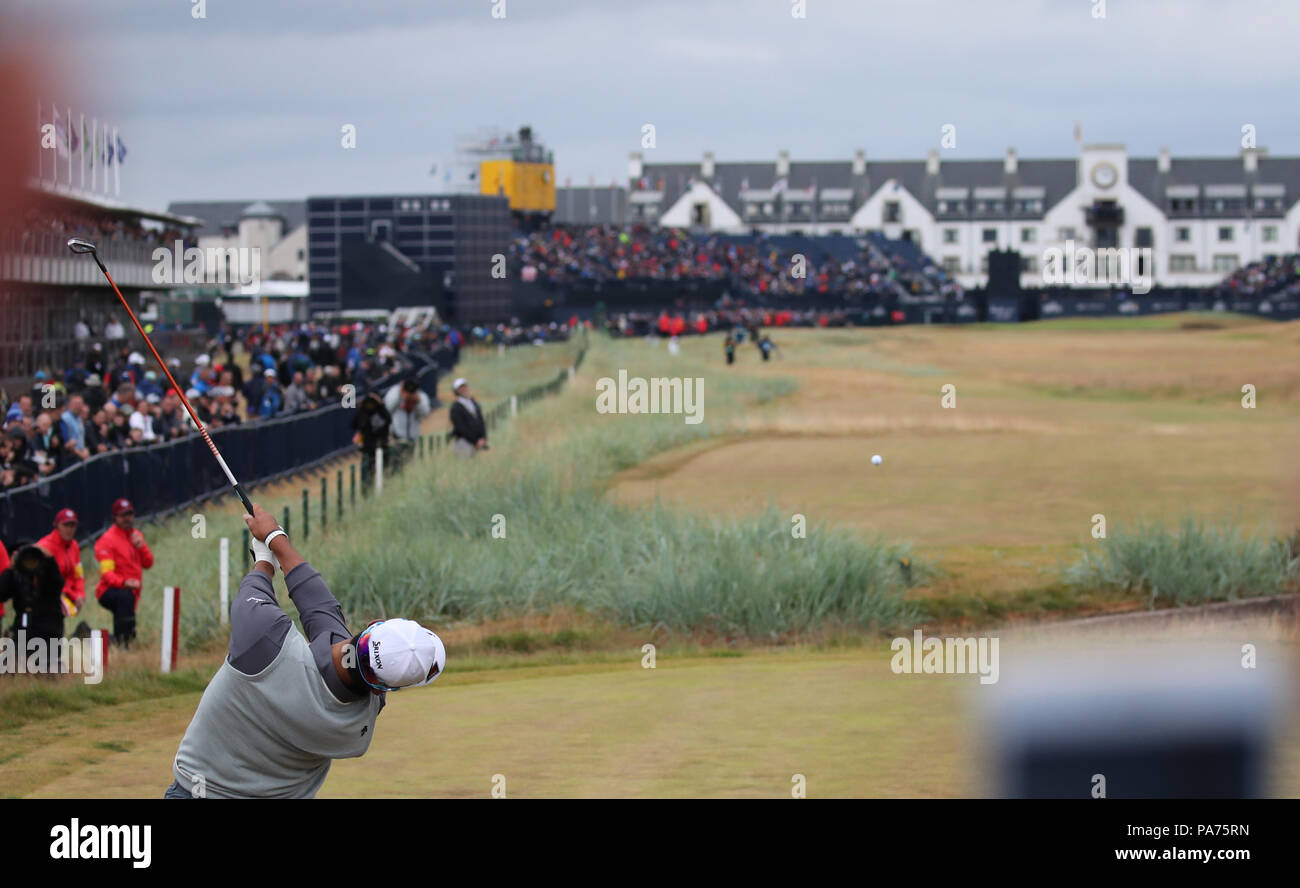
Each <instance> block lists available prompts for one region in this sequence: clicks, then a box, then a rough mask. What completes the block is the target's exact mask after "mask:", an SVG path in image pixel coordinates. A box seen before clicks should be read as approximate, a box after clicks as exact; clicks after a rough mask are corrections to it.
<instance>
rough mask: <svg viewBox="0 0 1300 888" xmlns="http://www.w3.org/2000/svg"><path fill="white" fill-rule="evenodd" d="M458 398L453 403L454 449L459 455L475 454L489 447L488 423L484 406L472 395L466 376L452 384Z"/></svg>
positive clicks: (452, 432)
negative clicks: (484, 416)
mask: <svg viewBox="0 0 1300 888" xmlns="http://www.w3.org/2000/svg"><path fill="white" fill-rule="evenodd" d="M451 390H452V391H453V392H455V393H456V400H455V401H453V402H452V404H451V411H450V413H451V439H452V445H451V446H452V450H454V451H455V452H456V454H457V455H458V456H473V455H475V454H476V453H478V451H480V450H486V449H487V446H488V444H487V423H486V422H484V420H483V408H482V407H480V406H479V403H478V401H475V400H474V398H473V397H472V396H471V395H470V391H469V383H468V382H466V381H465V379H464V378H461V379H457V380H456V381H455V382H453V383H452V384H451Z"/></svg>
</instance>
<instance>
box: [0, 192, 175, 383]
mask: <svg viewBox="0 0 1300 888" xmlns="http://www.w3.org/2000/svg"><path fill="white" fill-rule="evenodd" d="M198 224H199V220H197V219H194V218H192V217H190V216H186V215H182V214H177V213H169V212H151V211H147V210H141V209H135V208H132V207H128V206H125V205H123V204H121V203H119V202H117V201H114V200H111V199H109V198H104V197H100V196H97V195H93V194H89V193H84V194H78V193H74V192H72V191H70V190H68V189H54V188H50V187H47V186H46V185H45V184H44V183H36V182H33V183H32V184H31V185H30V186H29V189H28V210H27V212H26V214H25V215H24V216H22V217H12V218H9V219H7V220H6V222H5V223H4V225H3V227H2V228H0V387H2V388H5V389H9V388H12V387H14V386H21V387H22V388H23V389H24V390H25V389H26V387H27V386H29V385H30V384H31V379H32V375H33V374H34V373H36V371H38V370H41V369H47V370H48V369H51V368H66V367H70V366H72V363H73V361H74V360H75V359H76V358H78V357H82V356H84V355H85V353H86V351H87V349H89V348H90V347H91V346H92V345H93V344H94V343H100V344H101V345H102V346H103V347H105V348H106V349H107V347H108V346H111V345H112V344H113V343H112V342H111V341H110V340H109V339H108V337H107V336H106V335H105V331H106V328H107V326H108V323H109V320H110V318H112V317H115V316H116V315H117V314H118V313H120V309H117V308H116V306H117V297H116V296H114V295H113V291H112V290H110V289H108V288H107V287H105V286H104V282H103V278H102V277H101V276H100V274H99V269H98V268H96V267H95V265H94V263H92V262H87V261H85V258H84V257H78V256H75V255H73V254H72V253H70V252H68V247H67V239H68V238H69V237H86V238H90V239H92V240H94V241H96V242H97V243H98V245H99V255H100V256H101V257H102V258H103V259H104V261H105V262H106V263H108V264H109V265H111V266H112V269H113V276H114V278H115V280H116V281H117V283H118V285H119V286H120V287H121V288H122V292H123V294H124V295H125V296H126V297H127V299H130V300H132V301H133V302H134V303H135V304H136V305H137V306H141V305H142V303H143V301H144V298H145V297H146V296H148V295H151V294H157V293H160V292H163V291H165V290H166V289H167V287H168V286H169V285H167V284H159V283H157V282H156V281H155V276H154V273H153V272H154V268H155V264H156V263H155V261H154V259H153V258H152V254H153V251H154V250H155V249H157V248H158V247H160V246H167V247H171V246H172V245H173V244H174V242H175V241H176V240H177V239H181V240H182V241H184V240H186V239H188V238H190V237H191V236H192V235H191V233H192V232H193V231H194V229H195V228H196V227H197V225H198ZM79 323H80V324H84V328H82V329H80V330H79V328H78V324H79ZM79 332H80V333H81V334H83V335H82V337H81V338H78V333H79ZM189 332H190V331H186V330H181V331H175V330H170V331H159V333H158V335H159V337H160V339H161V342H160V344H165V345H167V346H168V348H169V353H171V354H180V355H181V356H184V355H185V354H186V353H189V354H192V353H193V350H192V348H191V343H190V336H189Z"/></svg>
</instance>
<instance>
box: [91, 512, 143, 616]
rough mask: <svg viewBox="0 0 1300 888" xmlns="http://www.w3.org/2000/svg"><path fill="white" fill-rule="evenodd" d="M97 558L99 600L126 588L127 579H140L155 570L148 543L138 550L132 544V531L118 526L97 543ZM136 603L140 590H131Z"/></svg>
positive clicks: (110, 529) (97, 594) (113, 527)
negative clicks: (110, 591)
mask: <svg viewBox="0 0 1300 888" xmlns="http://www.w3.org/2000/svg"><path fill="white" fill-rule="evenodd" d="M95 559H96V560H97V561H98V562H99V584H98V585H97V586H95V598H96V599H98V598H99V597H100V596H101V595H103V594H104V591H105V590H107V589H125V588H126V581H127V580H141V582H142V583H143V579H144V572H145V571H146V570H147V569H149V568H151V567H153V553H152V552H150V551H149V545H148V544H147V543H141V544H140V547H139V548H138V549H137V548H136V547H135V546H133V545H131V532H128V531H125V530H123V529H122V528H120V527H118V526H117V525H116V524H115V525H113V526H112V527H110V528H109V529H108V530H107V531H105V532H104V535H103V536H102V537H100V538H99V541H98V542H97V543H95ZM131 591H132V592H134V593H135V600H136V601H137V602H138V601H139V600H140V587H139V586H137V587H136V588H134V589H132V590H131Z"/></svg>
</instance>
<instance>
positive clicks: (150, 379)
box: [136, 370, 163, 398]
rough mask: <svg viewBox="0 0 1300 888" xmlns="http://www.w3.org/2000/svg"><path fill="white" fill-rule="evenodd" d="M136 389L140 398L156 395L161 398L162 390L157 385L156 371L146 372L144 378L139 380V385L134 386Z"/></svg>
mask: <svg viewBox="0 0 1300 888" xmlns="http://www.w3.org/2000/svg"><path fill="white" fill-rule="evenodd" d="M136 389H138V390H139V392H140V396H141V397H144V398H147V397H149V396H150V395H157V396H158V397H160V398H161V397H162V394H163V390H162V386H161V385H159V384H158V371H157V370H146V371H145V374H144V378H143V379H141V380H140V384H139V385H137V386H136Z"/></svg>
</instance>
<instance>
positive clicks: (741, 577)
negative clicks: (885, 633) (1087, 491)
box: [141, 337, 926, 645]
mask: <svg viewBox="0 0 1300 888" xmlns="http://www.w3.org/2000/svg"><path fill="white" fill-rule="evenodd" d="M592 346H593V347H592V350H591V352H590V353H589V354H588V357H587V360H586V362H585V363H584V365H583V368H582V372H581V373H580V374H579V376H578V380H577V383H576V385H575V386H571V387H569V388H566V389H565V390H564V391H563V393H562V394H560V395H559V396H557V397H554V398H549V399H544V400H542V401H539V402H536V403H535V404H533V405H530V406H529V408H528V410H527V411H525V412H523V413H521V416H520V417H519V419H517V420H514V421H509V422H506V423H504V424H503V425H501V426H498V427H497V429H495V430H494V432H493V434H492V436H491V438H492V450H491V451H489V452H488V453H486V454H483V455H481V456H480V457H477V458H475V459H473V460H461V459H457V458H455V457H454V456H452V455H450V454H449V453H448V452H447V451H445V450H444V451H442V452H440V454H439V455H438V456H437V457H436V458H433V459H426V460H425V461H424V462H414V463H412V464H411V465H410V466H409V467H408V468H407V469H406V470H405V471H404V472H403V473H402V474H401V475H400V476H396V477H394V478H392V479H391V481H390V482H389V483H387V484H386V485H385V491H384V495H383V497H382V499H378V500H369V501H367V502H365V503H364V505H362V506H360V507H359V508H358V509H357V510H356V511H355V512H350V513H348V514H347V515H345V519H344V522H343V523H342V524H339V523H338V522H336V521H334V520H333V518H332V516H331V527H330V529H329V530H328V531H327V532H326V533H325V534H319V533H318V532H313V535H312V536H311V538H309V539H308V540H307V541H306V542H305V543H303V542H302V540H301V535H300V534H299V533H295V534H294V536H295V538H296V539H297V541H298V542H299V543H300V544H301V548H302V550H303V553H304V554H305V555H306V556H307V557H308V558H309V559H310V561H311V563H312V564H313V566H315V567H316V568H317V569H319V570H320V571H321V573H322V575H323V576H325V577H326V579H327V581H328V582H329V584H330V588H331V589H332V591H333V592H334V594H335V595H336V596H337V597H338V598H339V600H340V602H341V604H342V605H343V608H344V611H345V613H346V614H347V615H348V617H349V620H350V621H351V622H353V623H357V622H361V621H364V620H368V619H372V618H379V617H386V616H393V615H398V614H401V615H404V616H408V617H412V618H416V619H421V620H428V621H430V622H431V623H445V622H447V621H460V620H480V619H491V618H496V617H506V616H513V615H521V614H527V613H544V612H548V611H550V610H553V609H557V608H578V609H581V610H584V611H587V612H590V613H593V614H596V615H599V616H602V617H605V618H608V619H611V620H613V621H616V622H618V623H620V624H623V625H632V626H645V627H659V628H661V629H667V630H669V631H673V632H680V633H684V634H692V633H706V634H715V635H716V634H721V635H726V636H732V637H748V638H772V637H773V636H777V637H782V638H786V637H791V636H795V635H799V634H802V633H807V632H812V631H815V630H817V629H818V628H820V627H823V626H831V625H834V626H852V627H859V628H864V629H865V628H873V627H876V628H890V627H894V626H897V625H903V624H905V623H908V622H910V621H911V620H913V619H915V617H916V614H915V612H914V610H913V609H912V607H911V606H910V605H908V604H906V603H905V602H904V601H903V594H904V592H905V591H906V590H907V588H908V587H909V585H911V584H912V583H914V582H920V581H922V580H923V579H924V577H925V576H926V568H925V566H924V565H921V564H913V565H911V568H910V571H908V572H906V573H905V572H904V571H903V570H902V569H901V568H900V566H899V561H900V559H903V558H909V559H910V550H909V548H908V547H907V546H906V545H903V544H894V543H886V542H883V541H877V542H864V541H862V540H860V539H859V538H858V537H857V536H856V535H854V534H852V533H849V532H842V531H837V530H834V529H830V528H826V527H810V528H809V531H808V536H807V538H806V539H793V538H792V537H791V532H790V528H791V523H790V516H788V515H781V514H778V513H777V512H775V511H774V510H769V511H767V512H765V513H763V514H759V515H754V516H750V517H748V518H745V519H742V520H739V521H737V520H735V519H733V518H726V519H723V518H722V517H718V518H714V517H711V516H707V515H696V514H685V513H681V512H676V511H672V510H670V509H668V508H666V507H662V506H658V505H655V506H650V507H634V506H628V505H620V504H616V503H614V502H612V501H611V500H610V499H609V498H608V497H606V495H605V487H606V485H607V484H608V482H609V480H610V478H611V477H612V476H613V475H614V473H616V472H618V471H620V470H622V469H625V468H629V467H631V466H634V465H637V464H638V463H640V462H642V461H644V460H646V459H648V458H649V457H651V456H653V455H655V454H656V453H659V452H662V451H664V450H667V449H670V448H673V447H677V446H680V445H683V444H687V443H690V442H691V441H693V440H698V439H701V438H704V437H707V436H709V435H712V434H718V433H722V432H726V431H728V430H731V429H732V427H733V421H734V419H735V417H736V415H737V414H738V412H739V408H740V407H741V405H754V404H758V403H762V402H766V401H770V400H772V399H774V398H778V397H780V396H782V395H784V394H787V393H788V392H790V391H792V390H793V388H794V386H793V383H792V382H791V381H790V380H788V379H785V378H780V377H759V376H752V375H742V374H738V373H737V374H728V373H725V372H719V369H718V367H717V366H713V365H709V364H705V363H699V364H696V363H692V362H691V361H690V360H688V359H686V358H685V356H684V355H683V356H682V357H681V358H678V359H669V358H667V357H666V354H665V350H664V349H663V347H662V346H661V347H660V348H658V349H655V348H654V347H653V346H650V345H648V344H646V343H642V342H633V343H627V342H623V343H610V342H603V341H600V340H599V338H598V337H593V340H592ZM493 359H494V356H486V357H485V358H483V360H485V361H490V360H493ZM618 367H624V368H627V369H629V372H630V373H633V374H640V375H646V376H653V375H699V376H702V377H704V378H705V380H706V382H705V385H706V388H705V391H706V397H707V398H708V401H707V411H706V415H705V422H704V423H701V424H698V425H688V424H686V423H685V422H684V421H683V417H682V416H679V415H671V414H668V415H636V416H627V415H599V414H597V413H596V412H595V408H594V380H595V378H597V377H599V376H603V375H615V374H616V373H617V368H618ZM466 370H467V372H466V373H465V375H466V376H471V372H472V370H473V368H472V367H467V368H466ZM537 381H544V380H536V379H521V380H520V381H519V385H518V388H521V389H522V388H524V387H526V386H527V385H529V384H533V383H535V382H537ZM491 404H492V402H491V401H485V402H484V406H485V407H490V406H491ZM719 494H720V495H725V491H719ZM295 512H296V510H295ZM498 515H499V516H501V518H502V519H504V528H505V537H504V538H503V539H498V538H494V536H493V535H492V528H493V524H494V516H498ZM499 520H500V519H498V521H499ZM232 524H233V521H232ZM241 530H242V524H233V526H232V527H229V528H209V537H210V539H209V540H207V541H193V540H190V539H189V535H188V533H186V525H185V524H184V523H183V522H173V523H171V524H170V525H168V526H167V527H166V528H164V529H163V530H161V531H155V536H157V537H158V539H159V543H158V546H157V547H158V548H159V549H160V551H159V560H160V562H162V561H163V560H164V559H166V561H167V563H168V564H169V565H170V567H169V574H168V575H169V579H168V582H178V583H181V584H186V583H188V587H187V588H189V589H193V590H195V591H196V592H198V595H189V594H187V595H186V601H185V605H184V607H183V612H184V620H183V630H184V633H185V641H186V644H187V645H188V644H201V643H204V642H207V641H210V640H212V639H214V638H219V637H221V635H222V630H221V628H220V626H219V622H218V618H217V606H216V589H215V579H216V557H215V551H214V550H215V545H216V543H215V537H219V536H221V535H223V534H225V535H230V536H231V537H232V539H234V540H236V541H238V540H239V538H240V531H241ZM236 548H237V547H236ZM232 554H233V555H234V556H235V557H234V561H235V569H234V570H233V572H232V573H233V574H235V575H234V576H232V586H233V585H236V584H237V583H238V576H237V574H238V565H239V560H238V558H239V553H238V552H234V553H232ZM284 603H285V604H286V605H287V602H284ZM152 608H154V605H152V604H150V605H149V606H148V607H146V606H145V605H143V604H142V608H141V616H142V632H144V631H148V630H144V629H143V626H145V625H149V624H150V623H151V621H156V619H157V618H156V616H154V615H153V614H152V612H151V609H152Z"/></svg>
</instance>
